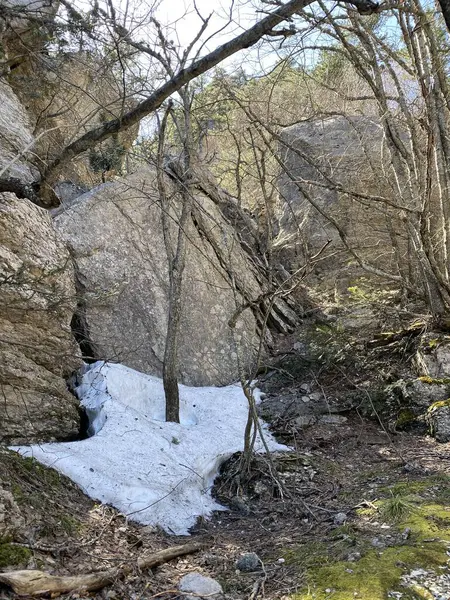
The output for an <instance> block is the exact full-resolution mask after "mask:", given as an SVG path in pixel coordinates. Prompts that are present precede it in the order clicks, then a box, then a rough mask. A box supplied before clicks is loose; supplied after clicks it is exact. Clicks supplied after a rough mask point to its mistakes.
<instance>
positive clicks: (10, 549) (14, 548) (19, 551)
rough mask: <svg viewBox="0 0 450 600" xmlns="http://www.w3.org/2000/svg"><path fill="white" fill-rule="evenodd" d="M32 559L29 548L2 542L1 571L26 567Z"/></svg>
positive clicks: (0, 544) (0, 545)
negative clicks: (8, 568) (7, 568)
mask: <svg viewBox="0 0 450 600" xmlns="http://www.w3.org/2000/svg"><path fill="white" fill-rule="evenodd" d="M30 557H31V552H30V550H28V548H24V547H23V546H19V545H16V544H12V543H10V542H4V543H2V542H1V540H0V569H4V568H6V567H16V566H25V565H26V564H27V562H28V560H29V558H30Z"/></svg>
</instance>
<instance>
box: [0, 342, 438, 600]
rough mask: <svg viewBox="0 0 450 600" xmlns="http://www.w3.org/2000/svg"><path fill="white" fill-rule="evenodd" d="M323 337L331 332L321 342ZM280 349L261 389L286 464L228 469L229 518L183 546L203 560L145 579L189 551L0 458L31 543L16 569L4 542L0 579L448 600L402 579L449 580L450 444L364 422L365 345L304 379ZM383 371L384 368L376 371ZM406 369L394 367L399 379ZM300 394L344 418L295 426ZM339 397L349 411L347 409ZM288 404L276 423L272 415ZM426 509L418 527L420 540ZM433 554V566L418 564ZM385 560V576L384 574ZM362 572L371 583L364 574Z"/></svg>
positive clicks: (161, 590)
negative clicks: (146, 565) (19, 571)
mask: <svg viewBox="0 0 450 600" xmlns="http://www.w3.org/2000/svg"><path fill="white" fill-rule="evenodd" d="M329 335H330V333H329V332H326V335H325V338H324V339H325V342H326V339H327V336H329ZM299 340H300V341H299ZM322 342H323V347H322V349H323V351H324V352H325V350H327V352H328V354H330V345H329V344H327V343H325V342H324V340H323V339H322ZM283 343H284V348H283V346H282V345H281V346H280V348H281V349H280V356H281V359H280V360H278V359H277V361H276V362H275V363H272V364H275V365H276V366H275V367H274V368H273V369H268V370H267V372H266V373H265V375H263V377H262V381H261V385H262V387H263V389H264V390H265V391H266V393H267V398H266V400H265V401H264V403H263V406H262V407H261V411H262V413H263V414H264V416H265V417H266V418H268V419H269V421H270V422H271V427H272V430H273V432H274V433H275V435H276V436H277V437H278V439H279V440H280V441H282V442H284V443H286V444H288V445H289V446H290V447H291V451H289V452H286V453H281V454H279V455H277V456H273V457H272V458H271V459H268V458H267V457H265V456H258V457H255V459H254V461H253V465H252V470H251V474H250V476H249V477H248V478H247V479H246V480H245V481H243V480H242V477H240V457H239V456H234V457H232V458H231V459H230V460H229V461H228V462H227V463H226V464H225V465H224V467H223V469H222V474H221V476H220V477H219V478H218V480H216V484H215V488H214V494H215V495H216V497H217V498H218V499H219V500H220V501H221V503H222V504H223V505H224V506H227V507H228V510H227V511H224V512H218V513H216V514H214V515H213V517H212V518H211V519H210V520H202V521H201V522H199V523H198V524H197V526H196V527H195V528H194V529H193V531H192V535H191V540H193V541H202V542H204V543H205V545H206V547H205V549H204V550H202V551H200V552H197V553H194V554H192V555H189V556H186V557H184V558H181V559H178V560H175V561H172V562H170V563H167V564H165V565H163V566H161V567H158V568H156V569H153V570H152V571H143V572H140V571H139V570H138V569H137V568H135V567H134V565H135V563H136V560H137V559H138V558H140V557H142V556H144V555H146V554H148V553H151V552H153V551H156V550H159V549H161V548H166V547H169V546H173V545H176V544H179V543H186V541H187V540H186V538H176V537H173V536H168V535H166V534H164V533H163V532H161V531H159V530H155V529H154V528H151V527H140V526H137V525H135V524H133V523H131V522H127V521H126V519H125V518H124V517H123V516H121V515H120V514H118V513H117V511H115V510H114V509H112V508H110V507H107V506H100V505H97V504H95V503H93V502H92V501H90V500H89V499H87V498H86V497H85V496H84V495H83V494H82V493H81V492H80V491H79V490H78V489H77V488H76V486H74V485H73V484H71V483H70V482H68V480H67V479H66V478H64V477H62V476H60V475H59V474H57V473H56V472H54V471H52V470H48V469H44V468H43V467H41V466H39V465H38V464H36V463H33V462H32V461H30V460H23V459H21V458H19V457H16V456H13V455H12V454H11V453H6V452H3V453H2V460H1V461H0V480H1V481H2V482H3V485H4V487H6V488H7V489H9V490H11V491H12V493H13V495H14V497H15V499H16V501H17V503H18V505H19V506H20V508H21V511H22V514H23V515H24V516H25V519H26V526H25V529H24V531H25V532H26V533H25V534H23V535H22V538H21V539H19V540H15V539H14V540H3V545H4V546H5V547H6V546H7V547H8V548H9V549H10V550H11V548H12V549H14V548H20V549H21V551H22V550H23V551H24V553H23V556H19V560H15V562H16V563H17V564H15V565H14V566H11V565H8V559H7V557H6V558H5V557H4V556H3V555H2V550H1V549H2V546H1V542H2V540H0V564H1V561H2V559H3V564H1V568H0V570H2V569H5V568H11V569H12V568H20V567H22V568H24V567H26V568H33V569H42V570H46V571H51V572H52V573H57V574H79V573H86V572H91V571H95V570H100V569H105V568H110V567H113V566H118V565H123V564H128V565H131V566H132V570H131V573H130V574H128V576H127V577H125V578H122V579H117V580H116V581H115V582H114V583H113V584H112V585H109V586H107V587H105V588H104V589H103V590H100V591H98V592H93V593H82V592H78V593H71V594H63V595H61V596H60V597H61V598H65V599H68V598H81V597H91V598H98V599H100V598H103V599H111V600H114V599H129V600H140V599H150V598H159V599H162V600H169V599H171V600H174V599H175V598H179V597H181V596H180V593H179V592H178V591H177V584H178V581H179V579H180V578H181V576H182V575H184V574H187V573H190V572H192V571H195V572H199V573H202V574H205V575H208V576H211V577H213V578H215V579H217V580H218V581H219V582H220V583H221V585H222V587H223V590H224V594H225V596H226V598H229V599H230V600H234V599H236V600H237V599H248V600H255V599H256V598H265V599H266V600H275V599H279V600H281V599H284V600H288V599H289V600H294V599H295V600H306V599H311V600H312V599H317V600H323V599H325V598H330V599H333V600H347V599H348V600H350V599H352V598H364V599H365V600H382V599H384V598H403V599H404V600H406V599H408V598H413V599H414V598H415V599H419V600H420V599H422V600H423V599H425V600H426V599H427V598H428V599H429V598H432V599H433V598H442V599H445V598H447V599H448V598H450V592H449V595H447V596H446V595H445V594H446V593H447V592H446V591H445V590H444V588H442V589H441V592H442V594H441V596H439V595H437V594H438V592H436V594H435V595H433V594H434V592H433V591H431V592H430V590H429V586H428V588H427V586H426V585H423V586H422V585H419V584H417V585H416V584H414V585H413V586H412V587H408V586H407V585H406V584H405V582H404V580H402V579H401V577H402V576H406V575H407V574H408V573H409V572H410V571H411V570H414V569H420V568H422V569H425V570H427V572H429V571H430V569H431V570H433V569H434V571H433V572H435V571H436V572H439V573H440V574H442V573H447V570H446V569H447V559H448V556H447V555H446V552H447V549H448V547H450V541H449V540H450V508H448V505H450V485H449V483H450V478H449V477H450V471H449V470H450V460H449V459H450V444H438V443H437V442H436V441H435V440H434V439H432V438H431V437H429V436H428V435H426V434H424V432H423V431H422V430H417V429H414V428H413V429H412V430H411V431H398V430H395V428H394V429H393V428H392V427H390V426H389V423H386V422H383V420H382V419H380V420H378V419H377V418H376V417H375V418H371V419H368V418H367V417H365V416H364V414H365V412H364V410H362V408H361V405H360V404H358V402H359V401H358V402H357V403H356V405H355V398H358V395H357V394H355V390H356V391H357V390H358V389H361V387H362V388H364V381H366V380H370V381H371V382H373V380H374V378H375V379H376V377H378V376H379V373H380V369H379V368H378V367H377V368H372V369H371V370H368V371H367V372H366V373H365V374H364V373H362V371H361V365H362V364H363V363H361V364H360V363H359V362H358V361H359V358H358V357H357V356H356V355H357V354H358V352H359V351H361V352H362V355H364V351H363V350H362V346H360V347H359V350H357V349H356V350H354V352H353V354H352V355H351V356H350V358H349V361H350V362H349V363H348V364H346V362H345V361H343V362H339V353H340V352H341V350H342V348H345V347H346V344H348V343H349V342H348V339H347V338H346V339H344V340H343V341H342V340H341V343H340V344H338V347H337V349H336V348H335V352H334V354H333V355H332V357H331V361H330V355H327V356H326V357H325V358H326V361H328V362H324V361H323V360H322V359H320V360H317V362H316V363H314V362H311V360H310V359H308V360H306V359H305V361H303V362H304V363H305V364H303V367H302V366H300V367H299V364H298V363H302V360H303V359H302V358H301V356H302V354H301V353H302V348H301V347H300V359H299V360H297V362H296V361H294V363H295V364H294V366H293V363H292V360H291V359H292V354H289V351H290V350H289V349H290V348H292V347H293V346H294V344H295V343H300V344H307V342H305V340H302V339H301V338H300V337H299V336H298V335H297V336H293V337H291V338H290V339H289V340H287V339H286V340H284V342H283ZM359 343H360V342H359V341H358V343H357V344H356V345H358V344H359ZM316 345H317V343H316ZM319 346H320V343H319V344H318V347H319ZM347 350H348V348H347ZM361 352H360V354H361ZM349 354H350V353H349ZM296 356H297V355H296ZM308 356H309V354H308ZM358 356H359V355H358ZM336 357H337V358H336ZM355 357H356V358H355ZM297 358H298V357H297ZM316 358H317V357H316ZM380 360H381V363H380V364H382V363H383V364H384V361H385V358H383V357H382V358H381V359H380ZM372 367H373V365H372ZM403 367H404V365H403V363H402V361H400V362H399V363H398V365H397V368H398V369H403ZM389 369H390V370H392V367H389ZM342 370H343V371H344V375H341V376H339V373H340V371H342ZM385 370H387V367H386V369H385ZM383 377H385V373H384V374H383ZM349 382H350V383H349ZM302 390H303V391H302ZM304 390H307V393H308V394H309V396H311V395H312V394H314V393H320V394H322V395H323V397H324V398H326V400H327V405H328V406H329V410H328V416H330V415H334V416H336V415H337V416H339V418H338V419H334V418H333V419H331V420H329V422H326V421H327V420H326V419H325V422H324V421H323V420H321V418H320V417H319V418H314V419H311V421H310V424H307V425H305V424H304V422H303V421H301V423H300V424H299V422H298V412H295V411H294V412H292V399H293V398H297V399H298V397H302V396H301V395H302V394H305V393H306V392H305V391H304ZM337 391H339V392H340V393H337ZM303 397H304V396H303ZM347 397H348V398H350V399H351V401H349V402H347V403H346V402H345V400H346V399H347ZM280 402H281V403H280ZM283 402H284V403H285V404H284V405H285V406H286V410H285V411H281V410H280V406H282V405H283ZM308 402H310V401H309V400H308ZM308 402H305V404H308ZM313 403H314V400H313ZM318 403H319V404H320V402H318ZM325 413H326V411H323V410H322V411H321V413H320V414H321V415H322V416H323V414H325ZM433 506H434V507H438V508H436V509H433V510H434V512H435V513H436V515H439V519H440V521H439V519H438V516H434V512H433V513H432V514H431V513H430V511H429V507H433ZM422 508H423V510H424V511H425V512H424V513H423V514H422V521H421V523H422V522H423V523H425V525H424V526H423V527H422V530H420V527H419V525H418V523H419V514H421V513H420V511H421V510H422ZM427 510H428V512H426V511H427ZM430 510H431V509H430ZM447 514H448V515H447ZM447 521H448V522H447ZM430 531H431V532H433V531H434V532H435V533H432V534H430ZM447 536H448V537H447ZM427 544H428V546H427ZM439 544H440V545H439ZM419 548H420V554H418V553H417V549H419ZM428 548H430V549H431V550H430V552H431V554H432V556H431V554H430V553H429V554H430V556H428V555H427V554H426V553H427V552H428ZM247 552H255V553H256V554H257V555H258V557H259V558H260V560H261V563H260V568H258V569H257V570H256V571H254V572H250V573H244V572H241V571H238V570H237V569H236V559H237V558H238V557H239V556H240V555H242V554H244V553H247ZM391 555H392V556H393V557H394V558H392V556H391ZM386 556H390V557H391V558H390V560H392V561H393V562H392V565H390V564H385V563H384V562H383V560H384V559H383V557H386ZM16 558H17V557H16ZM369 559H370V568H369V571H370V577H369V575H367V573H366V571H364V570H361V569H362V566H361V565H366V566H367V561H368V560H369ZM364 561H366V562H364ZM333 569H335V570H334V571H333ZM339 569H340V571H339V573H338V570H339ZM358 574H359V575H360V576H361V578H360V579H358V578H357V577H356V575H358ZM338 575H339V576H338ZM346 577H347V579H348V583H347V580H346V579H345V578H346ZM330 582H331V583H330ZM441 587H442V586H441ZM442 590H444V591H442ZM427 593H428V595H426V594H427ZM439 593H440V592H439ZM395 594H397V595H395ZM430 594H431V595H430ZM13 597H15V596H14V594H13V593H12V592H11V591H10V590H9V589H8V588H7V587H5V586H4V587H0V598H1V599H6V598H8V599H9V598H13Z"/></svg>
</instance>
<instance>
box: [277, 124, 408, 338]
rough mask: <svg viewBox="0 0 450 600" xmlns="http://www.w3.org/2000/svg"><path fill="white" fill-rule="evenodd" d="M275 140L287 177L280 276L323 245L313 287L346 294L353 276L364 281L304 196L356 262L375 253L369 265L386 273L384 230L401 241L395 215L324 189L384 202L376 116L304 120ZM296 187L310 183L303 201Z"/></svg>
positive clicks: (385, 159) (383, 155) (382, 149)
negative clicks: (283, 269)
mask: <svg viewBox="0 0 450 600" xmlns="http://www.w3.org/2000/svg"><path fill="white" fill-rule="evenodd" d="M281 137H282V140H283V142H285V144H286V145H284V144H283V143H281V144H280V150H279V153H280V154H281V157H282V159H283V162H284V164H285V165H286V167H287V170H288V173H286V174H283V175H282V176H281V177H280V180H279V185H280V195H281V196H282V198H283V199H284V200H285V201H284V202H283V203H282V208H281V216H280V221H279V227H280V234H281V235H285V236H290V238H289V239H290V244H289V248H287V249H286V250H285V253H284V254H283V257H282V258H283V259H284V264H285V266H288V267H289V269H288V270H291V271H292V270H294V269H295V268H298V267H299V266H300V265H302V264H304V263H305V260H307V259H308V253H310V254H314V252H315V251H316V252H317V251H319V250H320V249H321V248H322V247H323V246H324V244H326V243H327V242H328V243H329V245H328V248H327V250H326V251H325V252H324V253H323V255H322V256H321V260H320V263H319V264H318V265H317V266H316V268H315V273H314V274H315V276H316V278H317V280H316V283H320V284H321V285H323V286H324V287H325V288H327V289H330V288H331V287H334V285H336V286H337V288H338V290H340V291H342V292H345V293H347V288H348V287H349V285H354V284H352V282H353V281H355V278H356V277H359V276H366V277H367V273H365V272H364V271H363V270H362V269H361V268H360V267H359V266H358V265H357V263H356V261H355V260H352V262H351V264H349V260H348V258H349V256H348V253H347V251H346V250H345V247H344V245H343V243H342V240H341V238H340V236H339V233H338V231H337V229H336V228H335V227H334V226H333V225H332V224H331V223H330V221H329V220H328V219H326V218H325V217H323V216H322V215H321V214H320V213H319V211H318V210H316V208H314V206H313V205H312V203H311V202H309V200H308V198H307V195H309V197H311V198H312V199H313V201H314V202H315V204H316V205H317V206H319V207H320V210H321V211H324V212H325V213H326V214H327V215H329V216H331V217H332V218H333V219H334V220H335V221H336V222H338V223H339V224H340V226H341V228H342V229H343V230H344V231H345V236H346V239H347V242H348V243H349V245H350V246H351V247H352V248H353V249H355V250H356V251H357V252H358V254H359V256H360V257H361V259H362V260H363V261H370V260H371V259H373V248H374V247H376V248H377V250H378V252H377V255H376V256H377V258H376V261H377V262H376V265H375V266H377V267H378V268H384V269H390V268H391V267H393V263H394V254H395V253H394V252H393V245H392V240H391V237H390V233H389V231H390V227H392V229H393V230H395V232H396V233H397V234H400V235H401V234H402V231H403V229H402V228H403V225H402V223H401V220H400V219H399V211H395V210H394V209H390V208H389V207H387V208H385V207H383V211H380V210H378V209H379V205H378V203H371V202H367V203H361V202H360V201H358V200H356V199H355V198H353V197H352V196H351V195H350V194H346V193H344V192H342V191H337V190H336V189H335V188H332V187H327V184H328V183H329V179H328V178H330V179H331V180H332V181H334V182H336V183H337V184H339V185H340V186H341V187H342V188H343V189H345V190H347V189H348V190H351V191H354V192H357V193H358V192H359V193H363V194H374V195H378V196H383V195H385V196H387V197H392V189H391V188H390V186H389V178H387V177H386V172H387V171H388V170H389V151H388V149H387V148H386V144H385V135H384V129H383V124H382V122H381V121H380V120H379V119H378V118H377V117H369V116H347V115H345V116H344V115H338V116H330V117H324V118H319V119H317V120H314V119H307V120H305V121H304V122H301V123H297V124H295V125H292V126H290V127H287V128H285V129H283V130H282V132H281ZM302 180H303V181H307V182H312V183H304V184H303V189H305V191H306V194H304V193H302V191H301V189H299V187H298V185H297V184H296V183H295V181H302ZM315 184H319V185H315ZM395 200H397V199H395ZM388 220H389V226H388V225H387V221H388ZM305 249H307V250H306V252H305ZM365 319H366V316H364V317H363V320H365ZM369 319H370V316H369ZM355 325H356V326H359V325H358V324H356V323H355Z"/></svg>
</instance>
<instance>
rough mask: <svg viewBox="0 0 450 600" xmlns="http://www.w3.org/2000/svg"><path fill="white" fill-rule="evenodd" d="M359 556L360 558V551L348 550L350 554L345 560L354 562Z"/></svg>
mask: <svg viewBox="0 0 450 600" xmlns="http://www.w3.org/2000/svg"><path fill="white" fill-rule="evenodd" d="M360 558H361V553H360V552H350V554H349V555H348V556H347V561H348V562H356V561H357V560H359V559H360Z"/></svg>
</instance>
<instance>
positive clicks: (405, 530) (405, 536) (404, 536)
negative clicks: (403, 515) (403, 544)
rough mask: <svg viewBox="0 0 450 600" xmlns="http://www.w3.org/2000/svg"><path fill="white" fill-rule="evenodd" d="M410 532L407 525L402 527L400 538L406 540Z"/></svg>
mask: <svg viewBox="0 0 450 600" xmlns="http://www.w3.org/2000/svg"><path fill="white" fill-rule="evenodd" d="M410 533H411V529H410V528H409V527H406V529H404V531H403V533H402V538H403V539H404V540H407V539H408V538H409V535H410Z"/></svg>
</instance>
